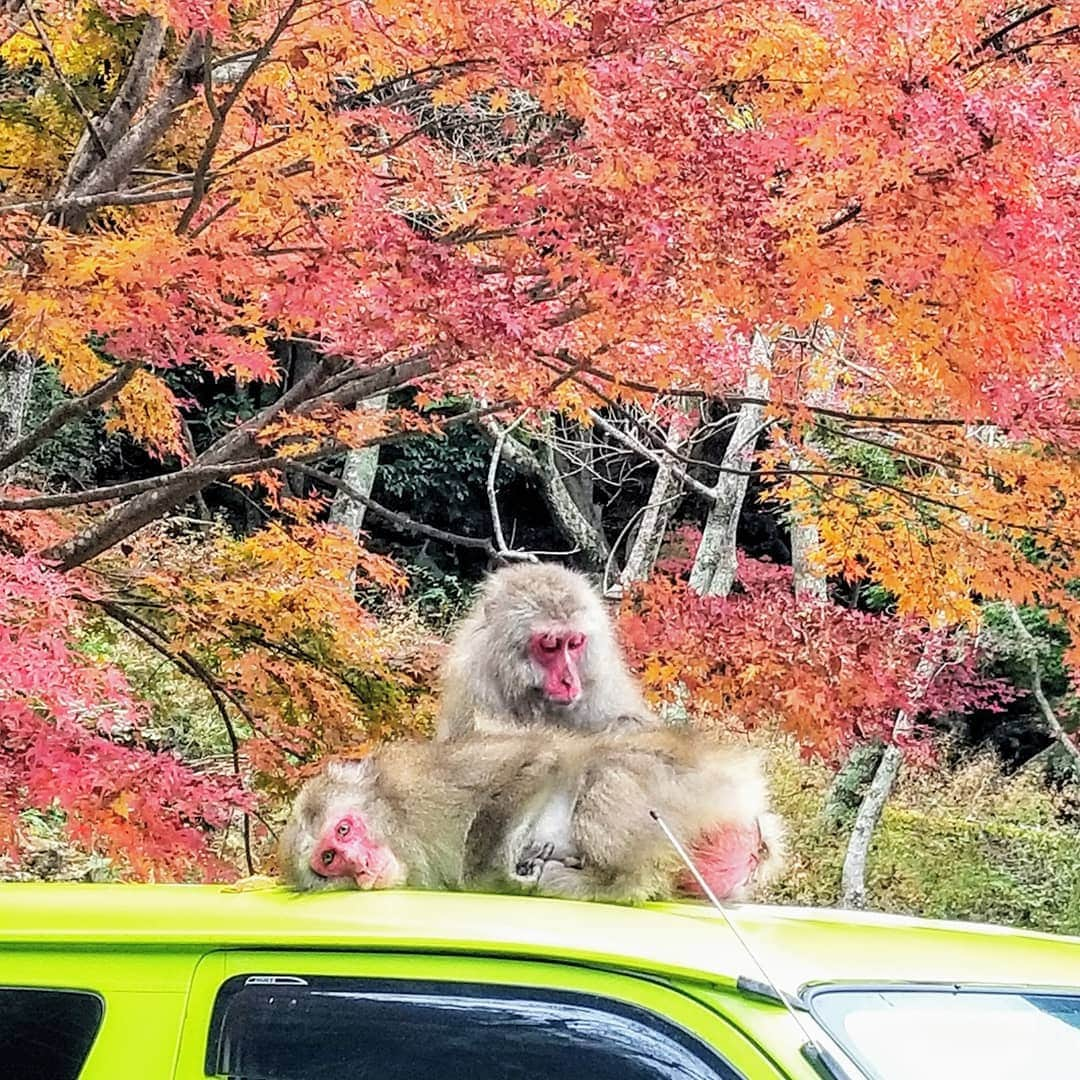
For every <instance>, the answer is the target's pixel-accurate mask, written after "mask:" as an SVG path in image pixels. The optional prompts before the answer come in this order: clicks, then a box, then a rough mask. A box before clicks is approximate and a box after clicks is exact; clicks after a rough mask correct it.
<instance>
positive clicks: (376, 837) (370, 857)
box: [280, 761, 407, 892]
mask: <svg viewBox="0 0 1080 1080" xmlns="http://www.w3.org/2000/svg"><path fill="white" fill-rule="evenodd" d="M380 805H381V804H380V802H379V800H378V799H377V798H376V797H375V791H374V775H373V770H372V767H371V763H370V762H368V761H332V762H330V763H329V764H328V765H327V767H326V768H325V769H324V770H323V772H322V773H320V774H319V775H318V776H316V777H313V778H312V779H311V780H309V781H308V782H307V783H306V784H305V785H304V787H303V788H302V789H301V791H300V795H299V796H298V798H297V800H296V804H295V806H294V807H293V812H292V815H291V817H290V819H289V823H288V825H287V826H286V827H285V831H284V832H283V833H282V837H281V860H280V861H281V869H282V874H283V876H284V877H285V880H286V881H287V882H288V883H289V885H290V886H291V887H292V888H294V889H298V890H301V891H305V892H306V891H312V890H317V889H324V890H325V889H349V888H357V889H391V888H394V887H396V886H399V885H404V884H405V880H406V877H407V871H406V868H405V867H404V865H403V864H402V862H401V860H400V859H399V858H398V856H397V855H396V854H395V853H394V851H393V850H392V849H391V847H390V846H389V845H388V844H387V843H386V842H385V841H384V839H383V837H384V836H385V835H386V834H387V832H388V829H387V825H388V822H385V821H381V820H380V815H379V813H378V808H379V806H380Z"/></svg>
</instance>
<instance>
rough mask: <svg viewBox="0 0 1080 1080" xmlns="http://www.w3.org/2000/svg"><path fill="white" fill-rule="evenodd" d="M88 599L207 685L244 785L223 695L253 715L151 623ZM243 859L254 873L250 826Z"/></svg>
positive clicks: (237, 746) (246, 714) (115, 606)
mask: <svg viewBox="0 0 1080 1080" xmlns="http://www.w3.org/2000/svg"><path fill="white" fill-rule="evenodd" d="M91 602H92V603H95V604H96V605H97V606H98V607H100V608H101V610H102V611H104V612H105V614H106V615H108V616H109V618H111V619H114V620H115V621H116V622H118V623H120V625H121V626H123V627H124V628H125V629H126V630H127V631H128V632H129V633H131V634H134V635H135V636H136V637H137V638H138V639H139V640H140V641H142V642H143V643H144V644H145V645H147V646H149V647H150V648H151V649H153V650H154V651H155V652H157V653H159V654H160V655H161V656H164V657H165V658H166V659H168V660H169V661H171V662H172V663H173V664H174V665H175V666H176V667H178V668H179V669H180V670H181V671H184V672H186V673H187V674H188V675H191V676H192V677H193V678H195V679H197V680H198V681H199V682H201V683H202V684H203V686H205V687H206V690H207V692H208V693H209V694H210V697H211V698H212V699H213V701H214V706H215V707H216V709H217V711H218V715H219V716H220V717H221V721H222V723H223V724H224V726H225V733H226V735H227V737H228V740H229V755H230V757H231V759H232V769H233V775H235V777H236V779H237V781H238V782H239V784H240V786H241V787H243V786H244V775H243V770H242V769H241V765H240V739H239V737H238V736H237V734H236V727H235V725H234V724H233V721H232V717H231V716H229V710H228V709H227V708H226V707H225V701H224V699H223V695H224V696H227V697H228V698H229V700H230V701H231V702H232V703H233V705H235V706H236V708H237V710H238V711H239V712H240V713H241V714H242V715H243V716H244V717H245V718H246V719H247V720H248V722H249V723H250V724H251V725H252V728H253V729H254V727H255V726H256V725H255V724H254V717H252V716H251V714H250V713H249V712H248V710H247V709H246V708H245V707H244V706H243V705H241V704H240V703H239V702H238V701H237V700H236V697H235V695H233V694H232V693H230V692H229V691H228V690H227V689H226V688H225V687H223V686H221V684H220V683H219V682H218V681H217V679H215V678H214V676H213V675H212V674H211V673H210V671H209V670H208V669H207V668H206V667H205V665H204V664H202V662H201V661H199V660H197V659H196V658H195V657H194V656H192V655H191V653H189V652H187V650H185V649H180V650H175V651H174V650H173V649H172V648H171V647H170V646H169V645H168V644H167V643H166V641H165V640H164V635H162V633H161V631H160V630H158V628H157V627H156V626H154V625H153V624H152V623H148V622H147V621H146V620H145V619H142V618H140V617H139V616H138V615H136V614H135V613H134V612H132V611H127V610H126V609H125V608H123V607H121V606H120V605H119V604H117V603H114V602H113V601H111V600H95V601H91ZM247 820H248V814H247V811H245V812H244V821H245V824H246V823H247ZM244 860H245V862H246V863H247V867H248V873H249V874H254V873H255V859H254V857H253V855H252V851H251V830H250V827H246V828H245V829H244Z"/></svg>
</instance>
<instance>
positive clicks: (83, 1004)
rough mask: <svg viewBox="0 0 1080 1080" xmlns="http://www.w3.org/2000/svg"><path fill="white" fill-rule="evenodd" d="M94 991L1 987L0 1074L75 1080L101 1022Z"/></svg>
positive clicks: (7, 1079) (6, 1079)
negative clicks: (91, 992) (92, 992)
mask: <svg viewBox="0 0 1080 1080" xmlns="http://www.w3.org/2000/svg"><path fill="white" fill-rule="evenodd" d="M103 1013H104V1006H103V1004H102V1001H101V998H99V997H98V996H97V995H96V994H89V993H85V992H82V991H76V990H39V989H31V988H23V987H12V986H4V987H0V1076H2V1077H3V1080H76V1077H78V1075H79V1072H80V1071H81V1070H82V1067H83V1063H84V1062H85V1061H86V1056H87V1054H89V1053H90V1047H91V1046H92V1045H93V1042H94V1037H95V1036H96V1035H97V1031H98V1028H99V1027H100V1026H101V1017H102V1015H103Z"/></svg>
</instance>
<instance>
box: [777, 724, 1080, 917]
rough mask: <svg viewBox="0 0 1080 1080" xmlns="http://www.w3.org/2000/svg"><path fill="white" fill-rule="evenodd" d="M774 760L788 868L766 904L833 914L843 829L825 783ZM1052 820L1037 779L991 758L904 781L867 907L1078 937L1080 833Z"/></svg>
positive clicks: (873, 861) (873, 867) (789, 760)
mask: <svg viewBox="0 0 1080 1080" xmlns="http://www.w3.org/2000/svg"><path fill="white" fill-rule="evenodd" d="M770 757H771V761H772V776H773V783H774V786H775V789H776V797H777V802H778V805H779V807H780V809H781V811H782V813H784V815H785V816H786V818H787V819H788V821H789V824H790V837H789V848H790V852H791V858H790V868H789V871H788V873H787V874H786V875H785V876H784V878H783V879H782V880H781V881H780V882H778V883H777V884H776V886H775V887H774V888H773V889H772V891H771V893H770V896H769V899H772V900H775V901H777V902H781V903H798V904H810V905H834V904H836V903H837V900H838V898H839V896H840V874H841V869H842V866H843V860H844V851H845V848H846V845H847V839H848V830H849V827H850V825H849V823H848V822H845V824H844V825H843V826H842V827H837V826H835V825H833V824H831V822H830V819H829V817H828V816H827V815H826V814H825V813H824V812H823V807H824V805H825V802H826V797H827V794H828V791H829V787H830V783H831V780H832V777H831V775H830V773H829V771H828V770H827V769H825V768H824V767H823V766H820V765H817V764H814V763H809V764H808V763H805V762H802V761H799V760H798V758H797V755H796V753H795V752H794V748H793V747H791V746H790V745H783V744H781V745H780V746H777V747H774V748H773V749H772V752H771V754H770ZM1058 809H1059V802H1058V797H1056V796H1054V795H1052V794H1051V793H1050V792H1048V791H1047V790H1046V789H1045V788H1044V787H1043V785H1042V784H1041V783H1040V782H1039V780H1038V778H1037V777H1036V776H1033V775H1025V774H1021V775H1014V776H1010V777H1007V776H1005V775H1004V774H1003V773H1002V772H1001V771H1000V769H999V768H998V766H997V764H996V762H995V761H994V760H993V759H991V758H990V757H988V756H983V757H979V758H977V759H975V760H973V761H970V762H968V763H966V764H965V765H963V766H962V767H961V768H959V769H958V770H956V771H955V772H948V771H946V770H944V769H933V770H914V769H909V770H907V771H906V772H905V773H904V774H902V777H901V780H900V782H899V784H898V786H897V790H896V792H895V793H894V795H893V797H892V799H891V800H890V802H889V804H888V805H887V806H886V808H885V812H884V814H883V816H882V821H881V824H880V825H879V827H878V830H877V833H876V834H875V837H874V842H873V846H872V847H871V850H870V857H869V865H868V882H867V885H868V892H869V897H870V906H871V907H873V908H875V909H877V910H882V911H891V912H897V913H902V914H909V915H919V916H924V917H928V918H945V919H966V920H974V921H983V922H994V923H1003V924H1008V925H1012V926H1021V927H1030V928H1033V929H1039V930H1048V931H1052V932H1057V933H1072V934H1078V933H1080V833H1078V832H1077V830H1076V829H1075V827H1070V826H1069V825H1066V824H1062V823H1061V822H1060V821H1059V820H1058Z"/></svg>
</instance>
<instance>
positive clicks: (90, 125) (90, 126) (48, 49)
mask: <svg viewBox="0 0 1080 1080" xmlns="http://www.w3.org/2000/svg"><path fill="white" fill-rule="evenodd" d="M23 8H24V10H25V11H26V14H27V17H28V18H29V19H30V22H32V23H33V24H34V32H35V33H36V34H37V37H38V41H40V42H41V48H42V50H43V51H44V53H45V56H46V58H47V59H48V61H49V67H51V68H52V71H53V74H54V75H55V76H56V78H57V79H58V80H59V82H60V85H61V86H62V87H63V88H64V93H65V94H67V96H68V97H69V98H70V99H71V104H72V105H74V106H75V109H76V111H77V112H78V114H79V115H80V116H81V117H82V118H83V121H84V122H85V124H86V131H87V134H89V136H90V138H91V139H92V140H93V141H94V145H95V146H96V147H97V151H98V153H99V154H100V155H101V156H102V157H104V156H105V154H106V153H107V151H106V149H105V144H104V143H103V142H102V141H101V136H100V135H99V134H98V131H97V128H96V127H95V126H94V117H93V115H92V114H91V112H90V110H89V109H88V108H87V107H86V106H85V105H84V104H83V102H82V99H81V98H80V97H79V95H78V94H77V93H76V92H75V87H74V86H72V85H71V83H70V82H69V81H68V77H67V76H66V75H65V74H64V72H63V70H62V69H61V67H60V63H59V61H58V60H57V59H56V53H54V52H53V47H52V43H51V42H50V41H49V38H48V35H47V34H46V33H45V28H44V27H43V26H42V25H41V22H40V20H39V19H38V17H37V12H35V11H34V6H33V4H31V3H30V0H23Z"/></svg>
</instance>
